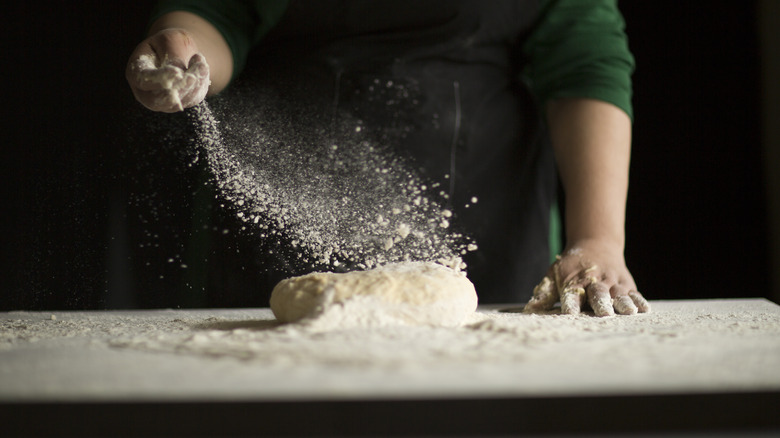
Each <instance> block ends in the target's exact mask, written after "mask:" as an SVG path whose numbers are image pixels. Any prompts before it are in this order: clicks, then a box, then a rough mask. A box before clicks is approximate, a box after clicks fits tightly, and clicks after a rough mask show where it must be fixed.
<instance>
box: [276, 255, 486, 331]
mask: <svg viewBox="0 0 780 438" xmlns="http://www.w3.org/2000/svg"><path fill="white" fill-rule="evenodd" d="M476 308H477V293H476V290H475V289H474V285H473V284H472V283H471V282H470V281H469V280H468V278H466V276H465V274H463V273H462V272H459V271H456V270H453V269H451V268H448V267H445V266H442V265H439V264H435V263H426V262H404V263H393V264H388V265H385V266H381V267H378V268H375V269H371V270H368V271H354V272H347V273H332V272H318V273H312V274H307V275H303V276H299V277H293V278H289V279H287V280H283V281H281V282H280V283H279V284H278V285H277V286H276V287H275V288H274V290H273V293H272V295H271V309H272V310H273V312H274V315H275V316H276V317H277V319H279V320H280V321H282V322H297V321H302V320H305V321H307V322H309V323H314V324H318V325H332V326H337V327H344V326H381V325H397V324H400V325H432V326H445V327H456V326H459V325H460V324H461V323H462V322H463V321H464V320H465V319H466V318H467V317H468V316H469V315H471V314H473V313H474V311H475V310H476Z"/></svg>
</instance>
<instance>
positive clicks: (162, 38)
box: [125, 29, 210, 112]
mask: <svg viewBox="0 0 780 438" xmlns="http://www.w3.org/2000/svg"><path fill="white" fill-rule="evenodd" d="M125 76H126V78H127V81H128V83H129V84H130V88H131V89H132V90H133V95H134V96H135V98H136V99H137V100H138V101H139V102H141V103H142V104H143V105H144V106H145V107H147V108H149V109H151V110H153V111H161V112H176V111H182V110H183V109H185V108H189V107H192V106H195V105H197V104H199V103H200V102H201V101H203V99H205V97H206V93H208V90H209V85H210V80H209V66H208V63H207V62H206V58H204V57H203V55H202V54H200V53H199V52H198V48H197V45H196V44H195V42H194V41H193V40H192V38H191V37H190V36H189V35H188V34H187V32H186V31H182V30H177V29H169V30H165V31H161V32H158V33H157V34H155V35H152V36H151V37H149V38H147V39H146V40H144V41H143V42H141V44H139V45H138V47H136V49H135V51H134V52H133V54H132V55H130V60H129V61H128V64H127V70H126V71H125Z"/></svg>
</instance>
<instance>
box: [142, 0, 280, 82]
mask: <svg viewBox="0 0 780 438" xmlns="http://www.w3.org/2000/svg"><path fill="white" fill-rule="evenodd" d="M287 4H288V0H254V1H241V0H220V1H216V0H212V1H208V0H161V1H159V2H158V3H157V4H156V6H155V8H154V9H153V11H152V18H151V21H150V22H154V20H156V19H158V18H159V17H160V16H162V15H164V14H166V13H168V12H173V11H187V12H192V13H193V14H196V15H198V16H200V17H202V18H204V19H205V20H207V21H209V22H210V23H211V24H213V25H214V27H215V28H216V29H217V30H218V31H219V32H220V33H221V34H222V36H223V37H224V38H225V42H227V44H228V46H229V47H230V51H231V53H232V54H233V77H234V78H235V77H236V75H238V74H239V73H240V72H241V71H242V70H243V69H244V66H245V65H246V59H247V56H248V55H249V51H250V50H251V49H252V47H253V46H254V45H255V44H257V43H258V42H259V41H260V39H261V38H263V36H265V35H266V34H267V33H268V32H269V31H270V30H271V29H272V28H273V27H274V26H275V25H276V24H277V23H278V22H279V20H280V19H281V18H282V15H283V14H284V11H285V10H286V9H287ZM231 79H232V78H231Z"/></svg>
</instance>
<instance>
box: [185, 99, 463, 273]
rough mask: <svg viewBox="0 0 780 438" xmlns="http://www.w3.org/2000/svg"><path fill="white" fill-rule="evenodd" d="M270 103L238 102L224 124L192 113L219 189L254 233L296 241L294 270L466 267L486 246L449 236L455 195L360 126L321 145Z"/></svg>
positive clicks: (202, 110)
mask: <svg viewBox="0 0 780 438" xmlns="http://www.w3.org/2000/svg"><path fill="white" fill-rule="evenodd" d="M230 103H231V105H236V104H237V103H236V102H233V101H231V102H230ZM269 106H270V107H273V105H268V104H266V105H265V106H263V107H261V108H246V105H245V104H238V107H239V108H243V109H242V110H231V111H227V112H226V113H222V116H223V117H224V118H225V119H226V120H227V122H226V123H224V124H220V122H218V120H217V117H216V116H215V114H214V113H212V111H211V109H210V108H209V106H208V105H207V104H206V103H205V102H204V103H202V104H201V105H199V106H198V107H196V108H194V110H193V112H192V113H191V117H192V119H193V121H194V123H195V124H196V127H197V129H198V131H199V132H198V141H199V143H200V144H201V145H202V146H203V148H204V149H205V151H206V155H207V159H208V163H209V166H210V169H211V171H212V173H213V175H214V178H215V182H216V184H217V186H218V188H219V189H220V191H221V194H222V195H223V196H224V197H225V198H226V199H227V200H228V201H229V203H230V204H232V205H230V208H233V209H234V210H235V213H236V215H237V216H238V217H239V218H240V219H242V220H243V221H244V222H245V223H246V228H247V229H249V230H250V231H251V232H253V233H255V234H256V235H257V236H259V237H260V238H263V239H275V240H277V241H279V242H287V243H289V244H290V245H291V246H292V248H293V253H292V254H289V255H288V257H289V258H290V259H292V260H291V263H298V264H302V265H304V266H306V265H308V266H321V267H323V266H324V269H326V270H352V269H370V268H372V267H374V266H378V265H383V264H386V263H391V262H399V261H438V262H439V263H442V264H445V265H447V266H450V267H453V268H455V269H462V268H465V264H463V262H462V261H461V259H460V256H461V255H463V254H465V253H466V252H468V251H473V250H476V248H477V247H476V245H475V244H474V243H473V242H471V241H470V240H469V239H468V238H466V237H464V236H463V235H461V234H459V233H458V232H456V231H452V230H450V229H449V218H450V217H451V216H452V213H451V212H450V211H449V210H447V209H444V208H443V207H441V203H440V201H441V200H443V199H445V198H444V197H446V196H447V195H446V194H444V193H443V192H441V191H440V192H439V193H438V194H437V187H428V186H427V185H426V184H423V183H422V182H421V180H420V179H419V178H418V177H417V176H416V175H415V174H414V173H413V172H411V171H410V170H408V168H407V166H405V165H404V163H403V162H402V161H401V160H400V159H398V158H394V157H393V155H392V154H391V153H389V152H388V151H387V150H385V149H383V148H382V147H379V146H377V145H375V144H372V143H371V142H369V141H367V140H366V139H365V138H363V136H362V135H361V126H360V124H359V123H358V124H357V125H356V126H355V128H354V130H352V133H351V134H350V135H348V136H346V137H344V138H340V139H339V140H338V141H336V140H333V139H330V140H327V138H328V136H326V135H324V134H322V135H320V134H313V138H314V139H315V141H318V142H319V144H311V142H312V137H311V136H309V137H299V136H298V135H297V134H296V132H295V131H296V129H299V128H301V126H302V125H301V123H300V121H299V122H298V124H291V123H290V121H289V120H278V119H276V118H278V117H281V116H280V115H279V114H276V113H274V112H273V111H267V110H266V111H264V110H263V108H266V109H267V107H269ZM280 246H281V245H280Z"/></svg>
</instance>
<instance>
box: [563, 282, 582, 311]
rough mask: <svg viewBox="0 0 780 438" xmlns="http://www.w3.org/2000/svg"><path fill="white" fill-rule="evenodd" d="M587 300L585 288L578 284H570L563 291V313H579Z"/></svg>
mask: <svg viewBox="0 0 780 438" xmlns="http://www.w3.org/2000/svg"><path fill="white" fill-rule="evenodd" d="M584 301H585V288H583V287H582V286H580V285H578V284H572V285H568V286H566V287H564V288H563V290H562V291H561V313H564V314H567V315H579V313H580V309H581V308H582V303H583V302H584Z"/></svg>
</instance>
